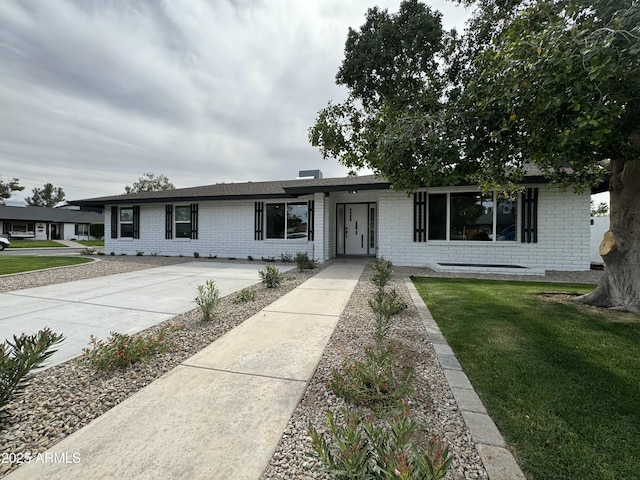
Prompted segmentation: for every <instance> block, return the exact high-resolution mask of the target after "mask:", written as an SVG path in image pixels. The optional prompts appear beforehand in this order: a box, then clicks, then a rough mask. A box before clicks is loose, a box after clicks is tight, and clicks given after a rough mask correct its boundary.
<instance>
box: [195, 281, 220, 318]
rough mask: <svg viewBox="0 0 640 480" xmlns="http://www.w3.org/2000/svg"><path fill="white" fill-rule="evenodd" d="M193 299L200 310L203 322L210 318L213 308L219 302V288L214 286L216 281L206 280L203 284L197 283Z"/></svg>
mask: <svg viewBox="0 0 640 480" xmlns="http://www.w3.org/2000/svg"><path fill="white" fill-rule="evenodd" d="M195 301H196V303H197V304H198V306H199V307H200V310H202V319H203V320H204V321H205V322H208V321H209V320H211V315H212V314H213V310H214V309H215V308H216V307H217V306H218V304H219V303H220V290H218V287H216V282H214V281H213V280H207V281H206V282H205V283H204V285H198V295H197V296H196V298H195Z"/></svg>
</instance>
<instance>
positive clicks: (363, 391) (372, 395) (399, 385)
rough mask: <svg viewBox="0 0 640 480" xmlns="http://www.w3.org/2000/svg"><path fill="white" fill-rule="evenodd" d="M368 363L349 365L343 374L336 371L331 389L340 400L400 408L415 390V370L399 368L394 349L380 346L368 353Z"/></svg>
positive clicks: (356, 361) (345, 367)
mask: <svg viewBox="0 0 640 480" xmlns="http://www.w3.org/2000/svg"><path fill="white" fill-rule="evenodd" d="M364 353H365V360H364V361H360V360H352V361H350V362H345V364H344V365H343V366H342V370H337V369H335V370H334V371H333V375H332V378H331V379H330V380H329V388H330V389H331V390H332V391H333V393H335V394H336V395H337V396H339V397H342V398H344V399H345V400H347V401H349V402H351V403H354V404H356V405H363V406H368V407H373V408H377V407H384V406H388V405H393V404H397V403H398V402H400V401H401V400H403V399H404V398H406V397H407V396H409V395H411V393H412V392H413V388H412V386H411V381H412V378H413V371H412V369H411V368H404V369H401V368H400V367H399V366H397V365H396V361H395V355H394V354H393V349H392V347H391V346H390V345H385V344H383V343H381V342H380V343H377V344H376V345H375V346H373V347H370V346H369V347H366V348H365V350H364Z"/></svg>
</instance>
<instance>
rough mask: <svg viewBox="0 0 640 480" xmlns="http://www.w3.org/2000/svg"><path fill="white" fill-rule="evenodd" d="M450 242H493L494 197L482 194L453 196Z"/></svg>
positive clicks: (456, 194) (454, 194)
mask: <svg viewBox="0 0 640 480" xmlns="http://www.w3.org/2000/svg"><path fill="white" fill-rule="evenodd" d="M450 198H451V230H450V233H449V239H450V240H491V235H493V211H492V207H493V196H492V195H482V194H480V193H452V194H451V197H450Z"/></svg>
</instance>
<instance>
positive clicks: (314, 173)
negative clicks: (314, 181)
mask: <svg viewBox="0 0 640 480" xmlns="http://www.w3.org/2000/svg"><path fill="white" fill-rule="evenodd" d="M308 177H311V178H322V172H321V171H320V170H300V171H299V172H298V178H308Z"/></svg>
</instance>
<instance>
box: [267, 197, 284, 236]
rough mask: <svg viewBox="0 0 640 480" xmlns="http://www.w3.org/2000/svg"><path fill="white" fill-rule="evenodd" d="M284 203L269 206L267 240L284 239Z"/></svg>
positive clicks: (269, 204)
mask: <svg viewBox="0 0 640 480" xmlns="http://www.w3.org/2000/svg"><path fill="white" fill-rule="evenodd" d="M284 205H285V204H284V203H268V204H267V238H284V222H285V211H284Z"/></svg>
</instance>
